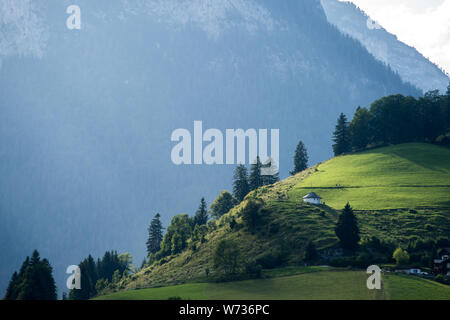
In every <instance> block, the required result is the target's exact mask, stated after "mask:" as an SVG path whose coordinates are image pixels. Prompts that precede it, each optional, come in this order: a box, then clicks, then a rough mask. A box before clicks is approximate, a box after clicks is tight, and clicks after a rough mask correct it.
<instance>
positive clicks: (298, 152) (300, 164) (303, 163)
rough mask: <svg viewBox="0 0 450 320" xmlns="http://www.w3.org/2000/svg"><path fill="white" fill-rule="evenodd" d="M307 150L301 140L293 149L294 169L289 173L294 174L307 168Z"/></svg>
mask: <svg viewBox="0 0 450 320" xmlns="http://www.w3.org/2000/svg"><path fill="white" fill-rule="evenodd" d="M308 160H309V159H308V152H307V151H306V147H305V145H304V144H303V142H302V141H300V142H299V143H298V145H297V148H296V149H295V155H294V170H292V171H291V172H290V173H291V175H295V174H297V173H299V172H302V171H303V170H306V168H308Z"/></svg>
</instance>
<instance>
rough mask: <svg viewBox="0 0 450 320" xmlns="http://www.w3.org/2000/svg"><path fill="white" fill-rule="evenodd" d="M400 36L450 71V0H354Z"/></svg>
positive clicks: (382, 24) (402, 39) (388, 29)
mask: <svg viewBox="0 0 450 320" xmlns="http://www.w3.org/2000/svg"><path fill="white" fill-rule="evenodd" d="M340 1H347V0H340ZM351 2H353V3H354V4H356V5H357V6H358V7H359V8H361V9H362V10H363V11H365V12H366V13H367V14H368V15H369V16H370V17H371V18H372V19H373V20H375V21H377V22H378V23H379V24H380V25H381V26H383V27H384V28H385V29H386V30H387V31H389V32H390V33H392V34H395V35H396V36H397V37H398V39H399V40H400V41H402V42H404V43H406V44H408V45H410V46H413V47H415V48H416V49H417V50H419V51H420V52H421V53H422V54H423V55H424V56H425V57H426V58H428V59H429V60H431V61H432V62H434V63H436V64H437V65H439V66H440V67H441V68H443V69H444V70H445V71H446V72H447V73H450V0H352V1H351Z"/></svg>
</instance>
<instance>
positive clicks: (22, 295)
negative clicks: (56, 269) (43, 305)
mask: <svg viewBox="0 0 450 320" xmlns="http://www.w3.org/2000/svg"><path fill="white" fill-rule="evenodd" d="M52 273H53V269H52V267H51V266H50V263H49V262H48V260H47V259H42V260H41V258H40V256H39V252H38V251H37V250H34V251H33V255H32V257H31V259H30V258H29V257H27V258H26V259H25V261H24V263H23V264H22V267H21V268H20V271H19V273H17V272H14V274H13V276H12V278H11V281H10V283H9V285H8V289H7V291H6V295H5V297H4V299H6V300H56V299H57V295H56V285H55V280H54V279H53V275H52Z"/></svg>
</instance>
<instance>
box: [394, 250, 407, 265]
mask: <svg viewBox="0 0 450 320" xmlns="http://www.w3.org/2000/svg"><path fill="white" fill-rule="evenodd" d="M392 257H393V258H394V259H395V261H396V263H397V265H398V266H403V265H406V264H408V262H409V254H408V252H407V251H406V250H403V249H402V248H397V249H396V250H395V251H394V254H393V255H392Z"/></svg>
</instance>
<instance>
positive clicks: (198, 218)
mask: <svg viewBox="0 0 450 320" xmlns="http://www.w3.org/2000/svg"><path fill="white" fill-rule="evenodd" d="M207 222H208V209H207V206H206V201H205V198H202V199H201V200H200V206H199V207H198V209H197V212H196V213H195V216H194V226H196V225H197V226H201V225H204V224H206V223H207Z"/></svg>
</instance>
